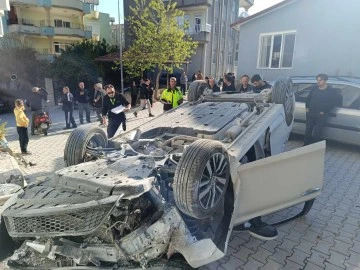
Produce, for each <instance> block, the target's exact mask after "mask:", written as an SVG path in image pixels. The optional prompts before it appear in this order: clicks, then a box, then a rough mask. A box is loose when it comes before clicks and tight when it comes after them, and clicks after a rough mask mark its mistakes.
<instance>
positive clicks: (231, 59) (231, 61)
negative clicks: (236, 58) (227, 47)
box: [228, 52, 233, 65]
mask: <svg viewBox="0 0 360 270" xmlns="http://www.w3.org/2000/svg"><path fill="white" fill-rule="evenodd" d="M228 64H229V65H232V64H233V58H232V53H231V52H229V55H228Z"/></svg>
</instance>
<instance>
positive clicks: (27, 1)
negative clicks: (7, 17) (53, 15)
mask: <svg viewBox="0 0 360 270" xmlns="http://www.w3.org/2000/svg"><path fill="white" fill-rule="evenodd" d="M12 4H14V5H20V4H22V5H29V6H37V7H44V8H51V7H59V8H63V9H74V10H77V11H81V12H83V13H85V14H90V12H91V9H90V4H87V3H84V2H83V1H81V0H14V1H12Z"/></svg>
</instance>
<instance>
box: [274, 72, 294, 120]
mask: <svg viewBox="0 0 360 270" xmlns="http://www.w3.org/2000/svg"><path fill="white" fill-rule="evenodd" d="M292 88H293V86H292V80H291V78H289V77H281V78H279V79H277V80H276V82H275V83H274V86H273V87H272V100H273V102H275V103H276V104H283V106H284V111H285V119H286V124H287V125H288V126H290V125H291V123H292V122H293V119H294V111H295V95H294V93H293V89H292Z"/></svg>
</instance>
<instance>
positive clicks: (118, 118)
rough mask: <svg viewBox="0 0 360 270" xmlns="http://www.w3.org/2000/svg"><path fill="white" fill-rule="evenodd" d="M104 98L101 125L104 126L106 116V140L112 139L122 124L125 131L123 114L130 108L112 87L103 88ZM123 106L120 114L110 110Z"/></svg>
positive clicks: (109, 85)
mask: <svg viewBox="0 0 360 270" xmlns="http://www.w3.org/2000/svg"><path fill="white" fill-rule="evenodd" d="M105 91H106V94H107V95H106V96H105V97H104V103H103V109H102V117H103V125H106V124H107V123H106V115H107V117H108V119H109V123H108V124H107V135H108V138H112V137H114V135H115V133H116V131H117V130H118V128H119V127H120V124H122V128H123V130H124V131H125V130H126V117H125V112H128V111H129V110H130V108H131V104H130V103H129V102H128V101H127V100H126V98H125V97H124V96H123V95H122V94H118V93H116V92H115V88H114V86H112V85H111V84H108V85H106V86H105ZM119 106H123V107H124V109H123V110H122V111H121V112H118V113H116V112H115V113H114V112H113V111H112V110H113V109H114V108H116V107H119Z"/></svg>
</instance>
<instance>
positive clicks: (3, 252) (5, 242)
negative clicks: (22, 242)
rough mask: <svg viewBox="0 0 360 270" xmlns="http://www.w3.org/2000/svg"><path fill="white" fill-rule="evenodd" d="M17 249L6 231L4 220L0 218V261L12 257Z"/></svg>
mask: <svg viewBox="0 0 360 270" xmlns="http://www.w3.org/2000/svg"><path fill="white" fill-rule="evenodd" d="M17 247H18V245H17V244H16V243H15V241H14V240H13V239H12V238H11V237H10V235H9V234H8V232H7V230H6V226H5V221H4V218H3V217H2V216H0V261H2V260H4V259H5V258H7V257H8V256H11V255H12V253H13V252H14V251H15V249H16V248H17Z"/></svg>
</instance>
